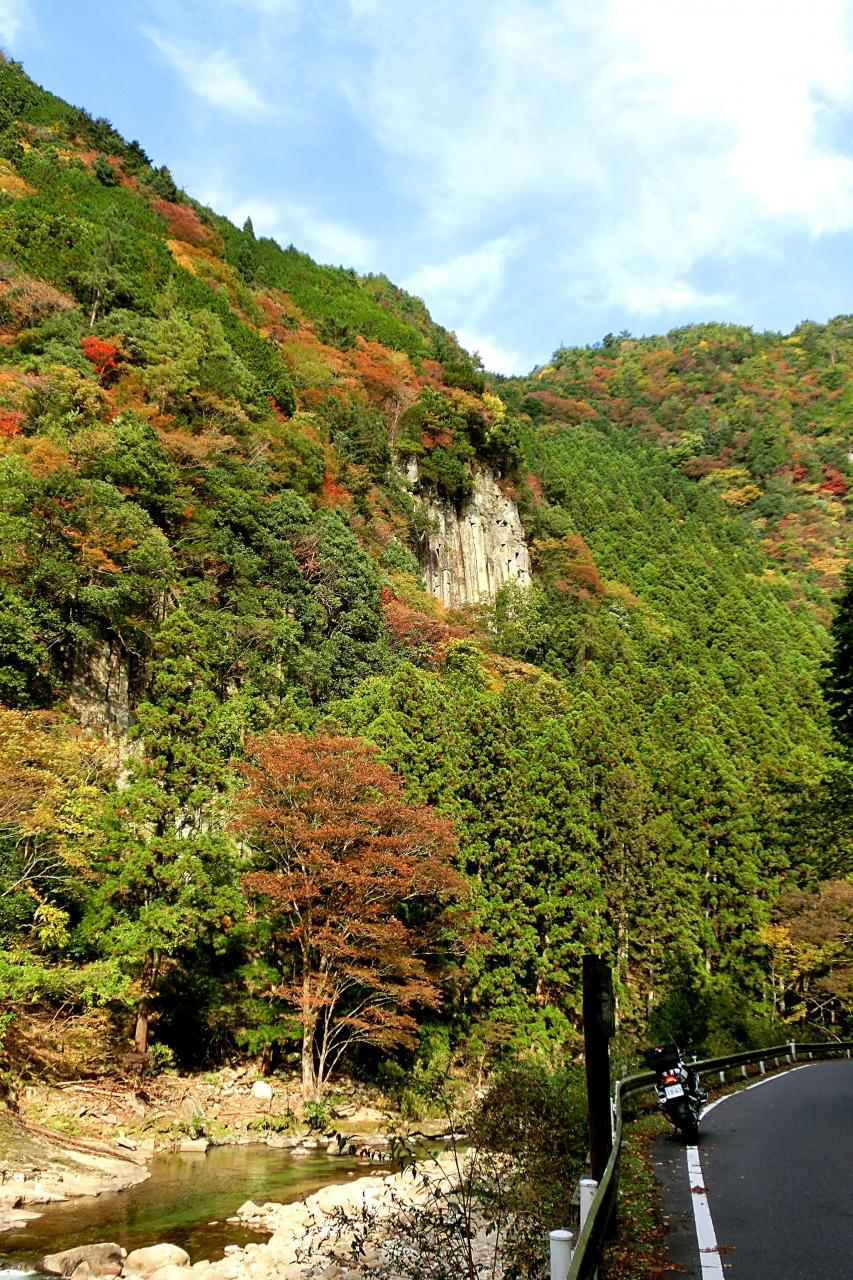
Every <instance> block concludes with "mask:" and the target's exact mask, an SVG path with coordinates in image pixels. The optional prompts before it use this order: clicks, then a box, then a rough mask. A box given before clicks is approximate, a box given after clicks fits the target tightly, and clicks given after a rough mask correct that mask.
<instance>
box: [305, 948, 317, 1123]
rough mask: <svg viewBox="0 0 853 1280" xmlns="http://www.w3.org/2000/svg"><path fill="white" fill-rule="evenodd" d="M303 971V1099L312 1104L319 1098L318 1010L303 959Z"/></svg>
mask: <svg viewBox="0 0 853 1280" xmlns="http://www.w3.org/2000/svg"><path fill="white" fill-rule="evenodd" d="M303 966H304V967H303V970H302V1097H303V1099H304V1100H305V1101H306V1102H311V1101H313V1100H314V1099H315V1098H316V1097H317V1073H316V1071H315V1070H314V1036H315V1034H316V1031H317V1010H316V1009H315V1008H314V1007H313V1002H312V1000H311V975H310V973H309V969H308V963H307V961H306V960H305V959H304V958H303Z"/></svg>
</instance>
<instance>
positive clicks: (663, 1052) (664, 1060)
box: [643, 1044, 681, 1071]
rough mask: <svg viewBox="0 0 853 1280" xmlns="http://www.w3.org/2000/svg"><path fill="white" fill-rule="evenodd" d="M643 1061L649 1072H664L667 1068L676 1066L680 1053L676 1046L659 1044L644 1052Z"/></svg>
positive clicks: (679, 1059)
mask: <svg viewBox="0 0 853 1280" xmlns="http://www.w3.org/2000/svg"><path fill="white" fill-rule="evenodd" d="M643 1060H644V1061H645V1064H646V1066H647V1067H648V1068H649V1070H650V1071H666V1070H667V1068H668V1067H677V1066H678V1064H679V1062H680V1061H681V1053H680V1052H679V1049H678V1045H676V1044H659V1045H656V1046H655V1048H654V1049H646V1050H644V1052H643Z"/></svg>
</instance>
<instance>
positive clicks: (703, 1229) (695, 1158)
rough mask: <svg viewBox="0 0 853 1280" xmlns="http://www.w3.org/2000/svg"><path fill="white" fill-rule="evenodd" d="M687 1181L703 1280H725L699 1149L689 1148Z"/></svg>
mask: <svg viewBox="0 0 853 1280" xmlns="http://www.w3.org/2000/svg"><path fill="white" fill-rule="evenodd" d="M687 1180H688V1184H689V1186H690V1203H691V1206H692V1208H693V1224H694V1226H695V1227H696V1243H697V1245H698V1246H699V1265H700V1267H701V1270H702V1280H723V1264H722V1262H721V1261H720V1253H719V1247H718V1245H717V1234H716V1232H715V1230H714V1220H713V1218H712V1217H711V1207H710V1205H709V1204H708V1193H707V1192H706V1190H705V1182H704V1175H703V1173H702V1160H701V1158H700V1156H699V1148H698V1147H695V1146H694V1147H688V1148H687Z"/></svg>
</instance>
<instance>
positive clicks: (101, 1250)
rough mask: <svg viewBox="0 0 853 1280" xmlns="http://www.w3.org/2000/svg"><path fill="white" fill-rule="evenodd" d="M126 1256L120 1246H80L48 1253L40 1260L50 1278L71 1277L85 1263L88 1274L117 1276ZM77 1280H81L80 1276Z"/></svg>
mask: <svg viewBox="0 0 853 1280" xmlns="http://www.w3.org/2000/svg"><path fill="white" fill-rule="evenodd" d="M125 1257H126V1254H125V1251H124V1249H123V1248H122V1247H121V1245H120V1244H81V1245H78V1247H77V1248H76V1249H63V1250H62V1252H61V1253H49V1254H47V1255H46V1256H45V1257H44V1258H42V1260H41V1269H42V1271H46V1272H47V1273H48V1275H51V1276H73V1275H74V1274H75V1272H76V1271H77V1270H78V1269H79V1268H80V1267H81V1266H82V1264H83V1263H84V1262H85V1263H86V1264H87V1266H88V1267H89V1274H90V1275H96V1276H117V1275H120V1274H121V1269H122V1264H123V1263H124V1260H125ZM83 1274H85V1273H81V1277H80V1278H78V1280H82V1275H83Z"/></svg>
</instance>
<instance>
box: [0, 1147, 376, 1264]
mask: <svg viewBox="0 0 853 1280" xmlns="http://www.w3.org/2000/svg"><path fill="white" fill-rule="evenodd" d="M375 1167H376V1166H375V1165H374V1166H373V1168H374V1171H375ZM149 1168H150V1170H151V1177H150V1178H148V1179H147V1181H145V1182H140V1183H138V1184H137V1185H136V1186H135V1187H130V1188H129V1189H128V1190H127V1191H118V1192H111V1193H109V1194H106V1195H101V1196H91V1197H86V1198H84V1199H81V1200H69V1201H66V1202H65V1203H62V1204H53V1205H44V1206H43V1211H42V1216H41V1217H40V1218H36V1219H35V1221H33V1222H31V1223H29V1224H28V1225H27V1226H26V1227H25V1228H24V1229H23V1230H18V1231H10V1232H8V1233H7V1234H6V1235H0V1277H3V1278H4V1280H10V1273H12V1274H14V1275H18V1276H20V1275H21V1270H19V1269H23V1272H24V1274H33V1273H32V1272H31V1271H28V1270H27V1268H28V1267H30V1268H31V1267H32V1266H33V1265H34V1264H35V1263H37V1262H38V1260H39V1259H40V1258H41V1257H43V1255H44V1254H46V1253H55V1252H58V1251H59V1250H60V1249H70V1248H72V1247H73V1246H74V1245H78V1244H90V1243H92V1242H93V1241H97V1240H115V1241H116V1242H117V1243H118V1244H122V1245H124V1247H125V1248H126V1249H128V1250H130V1249H136V1248H139V1247H140V1246H142V1245H148V1244H157V1243H159V1242H160V1241H164V1240H168V1241H169V1243H170V1244H178V1245H180V1246H181V1247H182V1248H183V1249H186V1251H187V1253H188V1254H189V1255H190V1258H191V1259H192V1261H193V1262H198V1261H199V1259H201V1258H210V1259H211V1261H213V1260H215V1259H216V1258H221V1257H222V1256H223V1249H224V1248H225V1245H226V1244H245V1243H246V1241H248V1240H263V1239H266V1237H265V1236H262V1235H259V1234H258V1233H257V1232H254V1231H247V1230H245V1228H242V1227H238V1226H228V1225H227V1224H226V1223H225V1221H224V1219H225V1218H227V1217H228V1216H229V1215H231V1214H233V1213H234V1210H235V1209H237V1208H238V1207H239V1205H241V1204H242V1203H243V1201H244V1200H254V1201H255V1202H256V1203H257V1204H263V1203H264V1201H265V1200H277V1201H281V1202H287V1201H291V1200H298V1199H299V1198H300V1197H301V1196H303V1195H306V1194H308V1193H310V1192H311V1191H316V1190H317V1189H318V1187H322V1186H325V1185H326V1184H327V1183H330V1182H345V1181H346V1179H347V1178H348V1177H353V1176H355V1175H356V1173H365V1172H367V1171H368V1168H369V1166H368V1163H367V1162H366V1161H357V1160H348V1159H343V1158H341V1157H338V1156H327V1155H325V1154H322V1155H310V1156H302V1157H297V1158H295V1159H294V1157H293V1156H291V1154H290V1152H289V1151H282V1150H276V1149H275V1148H270V1147H266V1146H263V1145H253V1146H246V1147H213V1148H211V1149H210V1150H209V1151H208V1152H207V1153H206V1154H204V1155H202V1154H191V1155H174V1156H159V1157H157V1158H155V1159H154V1160H152V1161H151V1164H150V1165H149ZM40 1207H41V1206H38V1205H36V1206H34V1208H36V1209H38V1208H40ZM213 1221H215V1222H216V1223H217V1225H215V1226H211V1225H209V1224H210V1223H211V1222H213Z"/></svg>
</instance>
